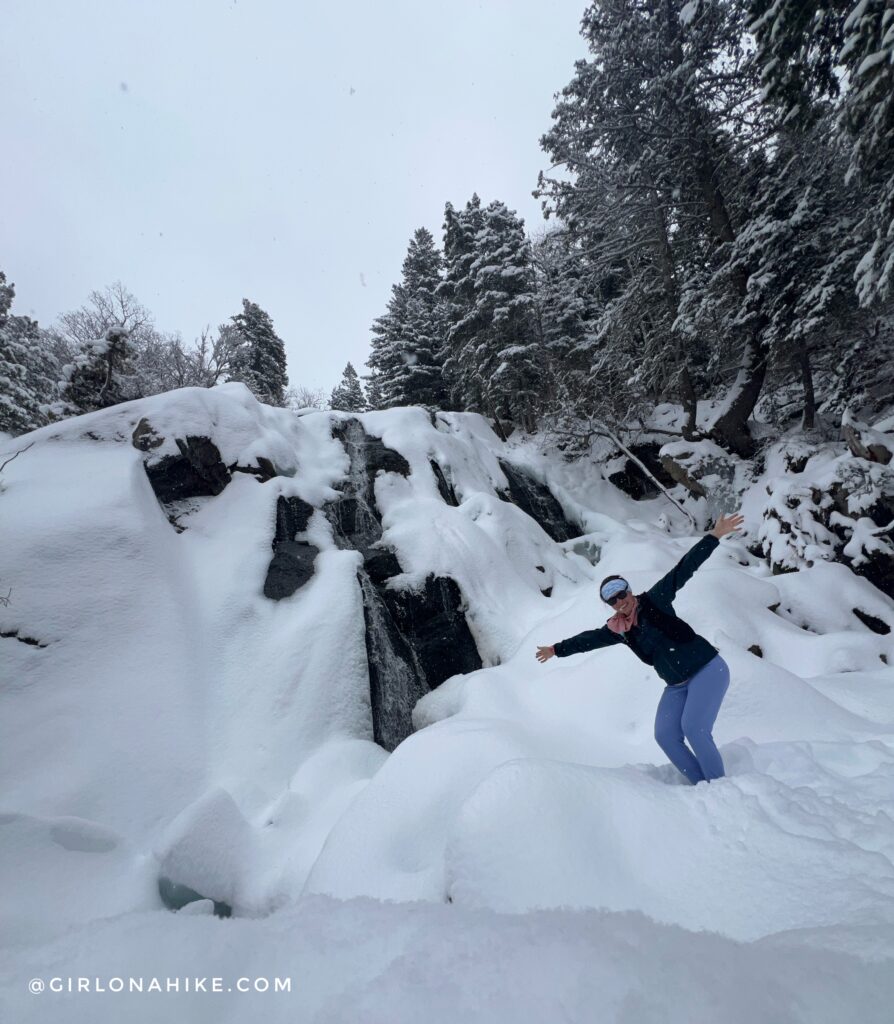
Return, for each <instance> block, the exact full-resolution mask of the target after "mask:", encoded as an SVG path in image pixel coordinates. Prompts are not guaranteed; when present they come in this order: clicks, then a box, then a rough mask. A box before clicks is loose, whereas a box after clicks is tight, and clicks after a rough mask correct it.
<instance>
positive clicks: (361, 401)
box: [329, 363, 367, 412]
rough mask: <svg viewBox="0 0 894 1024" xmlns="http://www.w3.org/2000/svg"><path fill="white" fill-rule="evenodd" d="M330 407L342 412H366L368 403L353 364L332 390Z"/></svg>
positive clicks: (348, 366) (346, 368)
mask: <svg viewBox="0 0 894 1024" xmlns="http://www.w3.org/2000/svg"><path fill="white" fill-rule="evenodd" d="M329 405H330V407H331V408H332V409H338V410H339V411H340V412H365V411H366V408H367V403H366V397H365V396H364V394H363V385H362V384H361V383H360V378H359V377H358V376H357V371H356V370H355V369H354V367H353V366H352V365H351V363H348V365H347V366H346V367H345V369H344V372H343V373H342V377H341V380H340V381H339V383H338V384H337V385H336V386H335V387H334V388H333V389H332V397H331V398H330V399H329Z"/></svg>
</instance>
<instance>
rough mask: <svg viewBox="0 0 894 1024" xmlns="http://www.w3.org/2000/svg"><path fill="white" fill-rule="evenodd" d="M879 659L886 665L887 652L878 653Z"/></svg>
mask: <svg viewBox="0 0 894 1024" xmlns="http://www.w3.org/2000/svg"><path fill="white" fill-rule="evenodd" d="M879 659H880V660H881V662H882V664H883V665H887V664H888V655H887V654H880V655H879Z"/></svg>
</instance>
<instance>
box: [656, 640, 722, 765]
mask: <svg viewBox="0 0 894 1024" xmlns="http://www.w3.org/2000/svg"><path fill="white" fill-rule="evenodd" d="M728 686H729V665H727V663H726V662H725V661H724V660H723V658H721V657H720V655H719V654H718V655H717V656H716V657H715V658H712V659H711V661H709V662H708V664H707V665H705V666H704V667H703V668H700V669H699V670H698V672H696V673H695V675H694V676H692V677H690V679H689V680H688V681H687V682H685V683H681V684H680V685H679V686H666V687H665V688H664V693H663V694H662V695H661V700H660V701H659V702H658V712H657V713H656V715H655V739H656V740H657V741H658V745H659V746H660V747H661V749H662V750H663V751H664V752H665V754H667V756H668V757H669V758H670V759H671V763H672V764H673V765H674V766H675V767H676V768H679V769H680V771H681V772H682V773H683V774H684V775H685V776H686V778H687V779H689V781H690V782H691V783H692V784H693V785H694V784H695V783H696V782H704V781H706V780H707V781H708V782H710V781H711V779H720V778H722V777H723V774H724V773H723V759H722V758H721V756H720V751H719V750H718V749H717V747H716V746H715V745H714V737H713V736H712V735H711V730H712V729H713V727H714V719H715V718H717V712H718V711H719V710H720V705H721V703H722V701H723V697H724V694H725V693H726V690H727V687H728ZM684 737H685V739H686V740H688V741H689V747H691V748H692V750H690V749H689V747H687V746H686V743H685V742H684Z"/></svg>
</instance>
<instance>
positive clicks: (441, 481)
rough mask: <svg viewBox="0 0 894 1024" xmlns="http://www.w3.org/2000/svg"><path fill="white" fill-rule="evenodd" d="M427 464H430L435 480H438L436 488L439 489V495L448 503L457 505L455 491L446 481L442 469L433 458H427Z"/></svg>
mask: <svg viewBox="0 0 894 1024" xmlns="http://www.w3.org/2000/svg"><path fill="white" fill-rule="evenodd" d="M429 465H430V466H431V469H432V472H433V473H434V474H435V480H437V482H438V490H439V491H440V494H441V497H442V498H443V499H444V501H446V502H447V504H448V505H454V506H459V502H458V501H457V500H456V493H455V491H454V490H453V487H452V486H451V485H450V484H449V483H448V481H447V477H445V476H444V471H443V470H442V469H441V467H440V466H439V465H438V464H437V462H435V460H434V459H429Z"/></svg>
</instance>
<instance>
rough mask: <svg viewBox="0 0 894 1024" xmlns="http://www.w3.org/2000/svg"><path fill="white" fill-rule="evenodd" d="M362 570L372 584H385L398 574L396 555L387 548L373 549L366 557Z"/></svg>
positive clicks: (398, 563) (399, 569) (398, 565)
mask: <svg viewBox="0 0 894 1024" xmlns="http://www.w3.org/2000/svg"><path fill="white" fill-rule="evenodd" d="M363 568H364V569H365V570H366V572H367V575H368V576H369V578H370V579H371V580H372V581H373V583H377V584H378V583H385V582H386V581H387V580H390V579H391V577H392V576H397V575H398V573H400V571H401V568H400V562H399V561H398V560H397V555H396V554H395V553H394V552H393V551H389V550H388V549H387V548H373V549H371V550H370V552H369V554H368V555H367V557H366V559H365V561H364V563H363Z"/></svg>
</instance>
